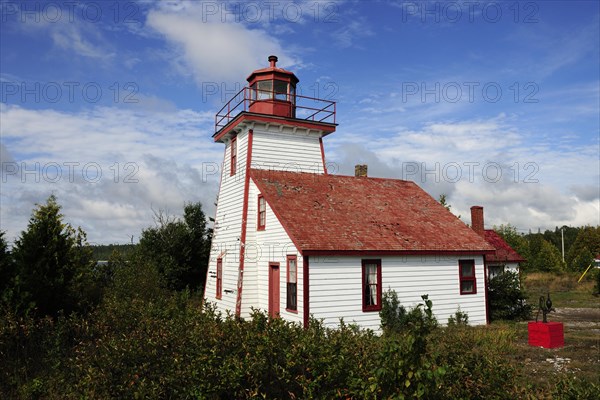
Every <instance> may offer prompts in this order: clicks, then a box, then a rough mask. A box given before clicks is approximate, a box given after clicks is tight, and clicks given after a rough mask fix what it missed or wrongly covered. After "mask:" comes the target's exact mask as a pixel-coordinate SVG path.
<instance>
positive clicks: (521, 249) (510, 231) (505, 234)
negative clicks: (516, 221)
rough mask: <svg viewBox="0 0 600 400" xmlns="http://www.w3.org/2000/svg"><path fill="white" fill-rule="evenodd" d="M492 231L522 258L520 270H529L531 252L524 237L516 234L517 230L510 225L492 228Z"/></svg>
mask: <svg viewBox="0 0 600 400" xmlns="http://www.w3.org/2000/svg"><path fill="white" fill-rule="evenodd" d="M494 230H495V231H496V233H497V234H498V235H500V237H502V239H504V241H505V242H506V243H508V244H509V246H510V247H512V248H513V249H514V250H515V251H516V252H517V253H519V255H520V256H521V257H523V258H524V259H525V260H527V261H525V262H522V263H521V264H520V266H521V269H523V270H527V269H529V265H530V263H529V261H530V260H531V251H530V249H529V241H528V240H527V239H526V238H525V236H523V235H521V234H519V233H518V232H517V228H515V227H514V226H512V225H511V224H506V225H504V224H502V225H500V226H494Z"/></svg>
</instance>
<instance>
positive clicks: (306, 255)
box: [204, 56, 495, 331]
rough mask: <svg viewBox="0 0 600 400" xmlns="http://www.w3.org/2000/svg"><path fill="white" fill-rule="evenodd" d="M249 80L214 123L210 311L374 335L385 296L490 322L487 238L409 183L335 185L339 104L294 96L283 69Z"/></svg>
mask: <svg viewBox="0 0 600 400" xmlns="http://www.w3.org/2000/svg"><path fill="white" fill-rule="evenodd" d="M268 61H269V64H268V66H267V67H265V68H262V69H258V70H256V71H254V72H252V73H251V74H250V76H249V77H248V86H247V87H245V88H243V89H242V90H240V92H239V93H237V94H236V95H235V96H234V97H233V98H232V99H231V100H230V101H229V102H227V104H225V105H224V106H223V108H221V110H219V111H218V112H217V114H216V116H215V133H214V135H213V138H214V140H215V142H217V143H222V144H224V145H225V146H224V147H225V155H224V160H223V168H222V169H221V184H220V188H219V197H218V204H217V210H216V218H215V225H214V233H213V239H212V248H211V255H210V261H209V265H208V272H207V279H206V286H205V290H204V299H205V301H206V302H210V303H212V304H214V305H215V307H216V308H217V310H219V311H221V312H223V313H225V312H230V313H232V314H234V315H236V316H239V317H242V318H245V317H248V316H250V314H251V312H252V310H253V309H254V310H262V311H264V312H267V313H268V315H269V316H270V317H272V318H283V319H285V320H288V321H291V322H296V323H299V324H303V325H304V326H307V325H308V324H309V322H310V320H311V319H310V317H311V316H313V317H314V318H316V319H319V320H322V321H323V323H324V324H325V325H327V326H331V327H334V326H337V325H338V324H339V322H340V319H341V318H343V319H344V321H345V322H347V323H352V324H356V325H358V326H360V327H363V328H368V329H373V330H375V331H378V330H379V329H380V326H381V319H380V317H379V311H380V310H381V308H382V300H383V297H382V296H383V295H382V293H384V291H386V290H389V289H391V290H394V291H396V293H397V294H398V299H399V301H400V302H401V303H402V304H404V305H406V306H416V305H417V304H419V303H420V302H422V297H421V296H422V295H424V294H428V296H429V299H430V300H432V301H433V304H434V305H435V308H434V314H435V316H436V318H437V319H438V320H439V321H447V320H448V318H449V317H450V316H452V315H454V314H455V313H456V310H457V309H459V308H460V310H461V311H462V312H464V313H467V314H468V316H469V322H470V323H471V324H485V323H486V322H487V308H486V298H485V296H486V290H485V285H486V281H485V279H486V278H485V276H486V273H485V270H486V265H485V257H486V255H489V254H491V253H493V252H494V251H495V249H494V247H493V246H491V245H490V244H489V243H488V242H487V241H486V240H485V238H484V237H482V236H481V235H479V234H477V233H476V232H475V231H473V230H472V229H471V228H469V227H467V226H466V225H465V224H464V223H463V222H461V221H460V220H459V219H458V218H456V217H455V216H454V215H453V214H452V213H450V212H449V211H448V210H447V209H446V208H445V207H444V206H442V205H441V204H439V202H438V201H437V200H435V199H434V198H432V197H431V196H430V195H429V194H427V193H426V192H425V191H424V190H423V189H421V188H420V187H419V186H417V185H416V184H415V183H414V182H411V181H405V180H399V179H382V178H371V177H369V176H368V173H367V166H366V165H358V166H357V167H356V169H355V175H354V176H343V175H336V174H329V173H328V171H327V166H326V164H325V154H324V151H323V138H324V137H325V136H327V135H329V134H331V133H333V132H334V131H335V129H336V126H337V125H336V105H335V103H334V102H332V101H328V100H323V99H316V98H310V97H305V96H302V95H300V94H299V90H298V86H297V85H298V82H299V80H298V78H297V77H296V76H295V75H294V74H293V73H292V72H290V71H287V70H285V69H283V68H279V67H278V66H277V57H275V56H270V57H269V59H268Z"/></svg>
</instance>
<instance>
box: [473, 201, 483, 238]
mask: <svg viewBox="0 0 600 400" xmlns="http://www.w3.org/2000/svg"><path fill="white" fill-rule="evenodd" d="M471 228H472V229H473V230H474V231H475V232H477V233H478V234H480V235H481V236H483V207H481V206H473V207H471Z"/></svg>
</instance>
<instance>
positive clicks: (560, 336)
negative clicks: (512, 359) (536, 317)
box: [527, 322, 565, 349]
mask: <svg viewBox="0 0 600 400" xmlns="http://www.w3.org/2000/svg"><path fill="white" fill-rule="evenodd" d="M527 331H528V332H529V345H530V346H540V347H544V348H546V349H553V348H556V347H563V346H564V345H565V335H564V329H563V323H562V322H548V323H543V322H529V323H528V325H527Z"/></svg>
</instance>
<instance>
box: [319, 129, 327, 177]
mask: <svg viewBox="0 0 600 400" xmlns="http://www.w3.org/2000/svg"><path fill="white" fill-rule="evenodd" d="M319 146H321V160H323V173H324V174H325V175H327V164H325V149H324V148H323V138H322V137H320V138H319Z"/></svg>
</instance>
